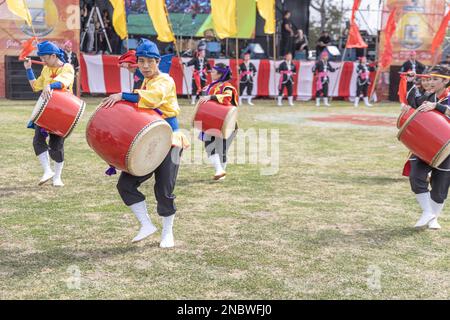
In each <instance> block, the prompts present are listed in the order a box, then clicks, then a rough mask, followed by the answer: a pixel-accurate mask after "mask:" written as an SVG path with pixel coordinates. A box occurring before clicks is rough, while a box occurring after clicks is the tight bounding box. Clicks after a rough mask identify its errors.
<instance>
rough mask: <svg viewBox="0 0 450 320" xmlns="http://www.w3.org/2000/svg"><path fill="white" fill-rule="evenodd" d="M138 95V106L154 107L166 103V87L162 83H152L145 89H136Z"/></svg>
mask: <svg viewBox="0 0 450 320" xmlns="http://www.w3.org/2000/svg"><path fill="white" fill-rule="evenodd" d="M136 93H137V94H138V95H139V102H138V107H139V108H148V109H155V108H158V107H160V106H161V105H163V104H164V103H166V93H167V88H166V86H165V85H164V84H162V83H157V84H152V85H151V86H150V87H148V88H145V89H140V90H136Z"/></svg>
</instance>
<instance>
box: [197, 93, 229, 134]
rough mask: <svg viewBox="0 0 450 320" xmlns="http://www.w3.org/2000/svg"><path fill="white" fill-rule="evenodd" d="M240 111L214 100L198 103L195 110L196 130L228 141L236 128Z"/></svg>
mask: <svg viewBox="0 0 450 320" xmlns="http://www.w3.org/2000/svg"><path fill="white" fill-rule="evenodd" d="M237 114H238V110H237V108H236V107H235V106H233V105H223V104H220V103H218V102H216V101H213V100H208V101H206V102H204V103H200V102H199V103H197V106H196V107H195V110H194V119H193V126H194V128H196V129H198V130H200V131H203V132H205V133H207V134H208V135H210V136H215V137H219V138H222V139H228V138H229V137H230V136H231V134H232V133H233V131H234V130H235V128H236V121H237Z"/></svg>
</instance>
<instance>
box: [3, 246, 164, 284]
mask: <svg viewBox="0 0 450 320" xmlns="http://www.w3.org/2000/svg"><path fill="white" fill-rule="evenodd" d="M158 246H159V243H157V242H154V243H148V244H147V245H146V246H145V247H141V246H136V245H117V246H115V247H109V248H105V247H104V248H96V249H87V250H75V249H68V248H53V249H50V250H47V251H44V252H33V253H30V254H24V252H23V251H21V250H5V249H0V270H2V269H6V270H7V271H8V272H10V273H11V275H10V277H25V276H29V275H30V274H34V273H40V272H41V270H42V269H44V268H61V267H62V268H65V267H69V266H71V265H80V266H81V265H83V264H86V263H89V264H95V263H96V261H97V260H101V259H105V258H109V257H117V256H121V255H126V254H129V253H140V252H143V251H145V250H147V249H148V248H149V247H152V248H153V247H158Z"/></svg>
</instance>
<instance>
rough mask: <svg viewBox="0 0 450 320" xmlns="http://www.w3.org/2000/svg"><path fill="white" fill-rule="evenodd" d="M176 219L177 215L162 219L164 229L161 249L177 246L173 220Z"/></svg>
mask: <svg viewBox="0 0 450 320" xmlns="http://www.w3.org/2000/svg"><path fill="white" fill-rule="evenodd" d="M174 219H175V214H172V215H171V216H168V217H162V222H163V229H162V234H161V243H160V244H159V246H160V247H161V248H171V247H173V246H174V245H175V243H174V239H173V220H174Z"/></svg>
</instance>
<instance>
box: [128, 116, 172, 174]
mask: <svg viewBox="0 0 450 320" xmlns="http://www.w3.org/2000/svg"><path fill="white" fill-rule="evenodd" d="M171 147H172V128H171V127H170V125H169V124H168V123H167V122H166V121H165V120H161V121H155V122H152V123H151V124H149V125H148V126H146V127H144V128H143V129H142V130H141V131H140V132H139V133H138V134H137V135H136V137H135V138H134V140H133V142H132V143H131V146H130V149H129V150H128V154H127V157H126V160H125V163H126V167H127V171H128V173H130V174H132V175H134V176H138V177H140V176H145V175H147V174H149V173H151V172H153V171H154V170H155V169H156V168H157V167H158V166H159V165H160V164H161V162H163V160H164V158H165V157H166V155H167V153H168V152H169V150H170V148H171Z"/></svg>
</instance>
